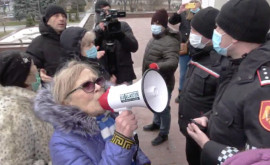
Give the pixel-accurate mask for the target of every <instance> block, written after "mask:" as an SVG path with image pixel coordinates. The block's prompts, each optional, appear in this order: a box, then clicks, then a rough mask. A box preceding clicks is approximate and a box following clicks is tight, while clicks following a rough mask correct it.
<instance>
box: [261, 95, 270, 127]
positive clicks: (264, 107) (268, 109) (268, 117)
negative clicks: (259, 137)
mask: <svg viewBox="0 0 270 165" xmlns="http://www.w3.org/2000/svg"><path fill="white" fill-rule="evenodd" d="M259 120H260V123H261V125H262V126H263V128H264V129H266V130H267V131H270V100H267V101H262V102H261V109H260V114H259Z"/></svg>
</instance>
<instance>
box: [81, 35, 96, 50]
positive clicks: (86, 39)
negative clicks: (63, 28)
mask: <svg viewBox="0 0 270 165" xmlns="http://www.w3.org/2000/svg"><path fill="white" fill-rule="evenodd" d="M95 39H96V35H95V33H94V32H93V31H87V32H86V33H85V35H84V36H83V38H82V41H81V48H83V47H85V46H89V45H90V44H91V43H94V41H95Z"/></svg>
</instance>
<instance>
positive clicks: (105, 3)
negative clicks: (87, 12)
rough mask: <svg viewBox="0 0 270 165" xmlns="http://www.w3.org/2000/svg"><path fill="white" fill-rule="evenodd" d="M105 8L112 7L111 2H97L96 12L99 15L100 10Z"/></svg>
mask: <svg viewBox="0 0 270 165" xmlns="http://www.w3.org/2000/svg"><path fill="white" fill-rule="evenodd" d="M105 6H109V7H111V5H110V4H109V2H107V1H103V0H101V1H97V2H96V4H95V11H96V12H97V13H99V12H100V11H99V9H101V8H103V7H105Z"/></svg>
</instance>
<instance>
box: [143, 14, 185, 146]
mask: <svg viewBox="0 0 270 165" xmlns="http://www.w3.org/2000/svg"><path fill="white" fill-rule="evenodd" d="M151 31H152V35H153V38H152V39H151V40H150V41H149V42H148V44H147V46H146V49H145V52H144V58H143V65H142V73H144V72H145V71H146V70H147V69H149V68H151V69H157V70H158V71H159V73H160V74H161V75H162V77H163V78H164V80H165V82H166V85H167V88H168V93H169V101H168V105H167V107H166V109H165V110H164V111H163V112H162V113H154V119H153V122H152V123H151V124H150V125H146V126H144V127H143V130H144V131H153V130H160V132H159V134H158V136H157V137H156V138H155V139H154V140H152V145H154V146H156V145H159V144H161V143H163V142H164V141H166V140H168V134H169V130H170V125H171V114H170V98H171V93H172V91H173V88H174V83H175V78H174V72H175V71H176V69H177V66H178V51H179V45H180V41H181V36H180V34H179V33H178V32H175V31H172V30H171V29H169V28H168V13H167V11H166V10H165V9H160V10H157V11H156V12H155V14H154V15H153V16H152V20H151Z"/></svg>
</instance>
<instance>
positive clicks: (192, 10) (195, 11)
mask: <svg viewBox="0 0 270 165" xmlns="http://www.w3.org/2000/svg"><path fill="white" fill-rule="evenodd" d="M190 11H191V12H192V13H194V14H196V13H198V12H199V11H200V8H197V9H190Z"/></svg>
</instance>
